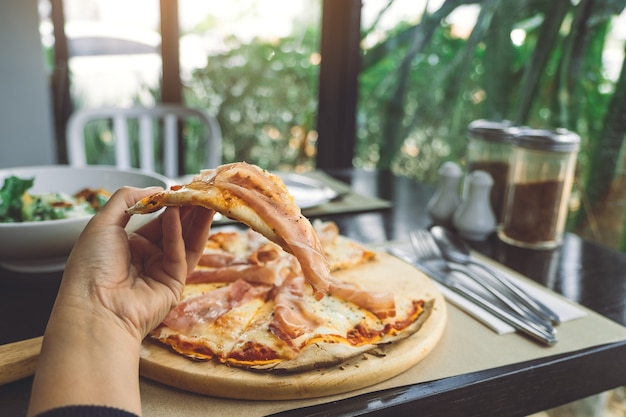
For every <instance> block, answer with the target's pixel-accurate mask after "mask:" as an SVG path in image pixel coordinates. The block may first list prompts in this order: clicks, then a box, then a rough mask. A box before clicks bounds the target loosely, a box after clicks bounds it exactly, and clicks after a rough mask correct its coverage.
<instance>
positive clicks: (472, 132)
mask: <svg viewBox="0 0 626 417" xmlns="http://www.w3.org/2000/svg"><path fill="white" fill-rule="evenodd" d="M515 129H516V128H515V126H513V124H512V123H511V122H509V121H507V120H504V121H491V120H484V119H479V120H474V121H473V122H471V123H470V124H469V126H468V128H467V141H468V142H467V150H466V158H467V174H470V173H472V172H473V171H477V170H481V171H485V172H487V173H489V175H491V178H492V179H493V188H492V190H491V197H490V199H491V208H492V210H493V213H494V215H495V216H496V223H497V224H500V223H501V221H502V208H503V206H504V193H505V190H506V186H507V177H508V173H509V158H510V155H511V148H512V144H511V137H512V133H513V132H514V130H515ZM466 193H467V185H466V186H465V189H464V194H466Z"/></svg>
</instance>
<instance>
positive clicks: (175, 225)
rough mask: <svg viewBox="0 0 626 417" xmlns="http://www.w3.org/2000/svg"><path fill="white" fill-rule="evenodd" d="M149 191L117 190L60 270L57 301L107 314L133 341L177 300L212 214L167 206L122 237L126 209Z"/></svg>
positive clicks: (204, 241)
mask: <svg viewBox="0 0 626 417" xmlns="http://www.w3.org/2000/svg"><path fill="white" fill-rule="evenodd" d="M154 191H155V190H154V189H147V190H139V189H131V188H124V189H121V190H119V191H118V192H117V193H116V194H115V195H114V196H113V197H111V199H110V201H109V202H108V203H107V204H106V205H105V207H104V208H103V209H102V211H101V212H100V213H98V215H97V216H95V217H94V218H93V220H92V221H91V222H90V223H89V225H88V226H87V227H86V229H85V231H84V232H83V234H82V235H81V237H80V239H79V241H78V243H77V244H76V246H75V248H74V250H73V252H72V254H71V256H70V258H69V260H68V263H67V267H66V270H65V276H66V278H67V279H64V281H63V287H62V290H61V292H60V295H59V297H61V296H62V298H60V300H59V302H60V301H63V302H68V303H72V302H76V303H78V304H79V305H81V306H82V305H83V304H84V301H85V299H87V300H88V301H89V304H88V307H89V308H91V309H93V310H94V311H93V312H94V313H101V314H105V315H106V314H110V315H111V319H118V320H119V322H120V325H122V326H124V327H125V328H126V329H127V330H128V332H129V333H131V334H133V335H134V336H135V337H137V338H138V340H141V339H143V337H145V335H146V334H147V333H148V332H149V331H150V330H152V329H153V328H154V327H155V326H156V325H158V324H159V323H160V322H161V320H162V319H163V317H165V315H166V314H167V313H168V312H169V310H170V309H171V308H172V307H173V306H174V304H175V303H176V302H177V301H178V300H179V299H180V296H181V293H182V289H183V286H184V283H185V279H186V278H187V275H188V274H189V273H190V272H191V271H192V270H193V269H194V268H195V266H196V263H197V262H198V259H199V258H200V255H201V254H202V251H203V249H204V245H205V244H206V241H207V235H208V231H209V227H210V224H211V219H212V217H213V214H214V212H213V211H211V210H207V209H205V208H201V207H183V208H182V209H179V208H178V207H168V208H167V209H166V210H165V212H164V213H162V214H161V215H160V216H159V217H158V218H157V219H156V220H153V221H151V222H150V223H148V224H147V225H145V226H143V227H141V228H140V229H138V230H137V231H136V232H135V233H133V234H131V235H130V236H127V234H126V231H125V230H124V226H126V223H127V222H128V220H129V216H128V215H127V214H125V210H126V208H128V207H129V206H131V205H132V204H134V203H135V202H136V201H138V200H139V199H140V198H143V197H146V196H147V195H150V194H152V193H153V192H154Z"/></svg>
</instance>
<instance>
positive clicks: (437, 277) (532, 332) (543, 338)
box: [387, 248, 558, 346]
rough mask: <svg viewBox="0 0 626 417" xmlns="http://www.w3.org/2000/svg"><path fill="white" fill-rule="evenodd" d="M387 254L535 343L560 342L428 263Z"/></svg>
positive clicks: (394, 251) (395, 251)
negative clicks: (407, 264)
mask: <svg viewBox="0 0 626 417" xmlns="http://www.w3.org/2000/svg"><path fill="white" fill-rule="evenodd" d="M387 252H388V253H389V254H391V255H393V256H395V257H397V258H398V259H400V260H402V261H404V262H407V263H409V264H411V265H413V266H414V267H416V268H417V269H419V270H420V271H422V272H424V273H425V274H426V275H428V276H429V277H430V278H431V279H433V280H434V281H436V282H438V283H439V284H441V285H443V286H444V287H446V288H448V289H450V290H451V291H454V292H455V293H457V294H459V295H460V296H462V297H464V298H465V299H468V300H470V301H471V302H473V303H474V304H476V305H478V306H480V307H481V308H483V309H484V310H486V311H488V312H489V313H491V314H493V315H494V316H496V317H497V318H499V319H500V320H502V321H504V322H505V323H507V324H509V325H510V326H512V327H513V328H515V329H516V330H518V331H520V332H522V333H524V334H526V335H528V336H530V337H531V338H532V339H534V340H535V341H538V342H541V343H542V344H545V345H548V346H552V345H554V344H555V343H556V342H557V341H558V339H557V337H556V335H554V334H552V333H550V332H548V331H546V330H545V329H543V328H541V327H539V326H533V325H532V324H530V323H528V322H527V321H524V320H523V319H521V318H520V317H518V316H517V315H516V314H513V313H510V312H508V311H507V310H505V309H503V308H501V307H500V306H498V305H496V304H494V303H492V302H491V301H489V300H487V299H486V298H485V297H483V296H482V295H480V294H479V293H477V292H476V291H474V290H473V289H471V288H470V287H467V286H466V285H464V284H463V283H461V282H459V281H457V280H456V279H455V278H454V277H453V276H452V275H451V274H446V273H444V272H442V271H439V270H437V269H436V268H433V267H432V266H430V265H428V264H426V263H422V262H418V261H416V260H415V259H413V258H411V257H410V256H409V255H407V254H406V253H404V252H403V251H402V250H399V249H395V248H387Z"/></svg>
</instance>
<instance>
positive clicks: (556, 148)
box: [513, 128, 580, 152]
mask: <svg viewBox="0 0 626 417" xmlns="http://www.w3.org/2000/svg"><path fill="white" fill-rule="evenodd" d="M513 143H514V144H515V145H517V146H519V147H522V148H528V149H536V150H544V151H552V152H571V151H577V150H578V148H579V147H580V136H578V135H577V134H576V133H574V132H571V131H569V130H567V129H563V128H558V129H554V130H547V129H531V128H522V129H519V130H518V131H517V132H515V133H514V134H513Z"/></svg>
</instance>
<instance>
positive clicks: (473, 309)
mask: <svg viewBox="0 0 626 417" xmlns="http://www.w3.org/2000/svg"><path fill="white" fill-rule="evenodd" d="M385 248H394V249H398V250H400V251H402V252H404V253H406V254H407V255H408V256H409V257H410V258H413V257H412V250H411V246H410V243H408V242H394V243H391V242H387V243H386V244H385V245H383V249H385ZM490 266H492V267H493V268H495V269H497V270H499V271H500V272H502V273H503V274H505V275H506V277H507V278H508V279H509V280H510V281H511V282H513V283H514V284H516V285H517V286H519V287H520V288H521V289H522V290H524V291H526V292H527V293H528V294H530V295H531V296H533V297H535V298H536V299H537V300H539V301H541V302H542V303H544V304H545V305H546V306H548V307H549V308H551V309H552V310H553V311H554V312H555V313H557V314H558V315H559V316H560V317H561V322H563V323H565V322H567V321H571V320H575V319H578V318H581V317H584V316H586V315H587V313H586V311H585V310H583V309H582V308H580V307H579V306H577V305H576V304H574V303H572V302H571V301H568V300H566V299H564V298H562V297H561V296H559V295H557V294H556V293H553V292H552V291H550V290H549V289H547V288H544V287H541V286H539V284H532V283H531V282H529V281H527V280H525V279H522V278H520V277H519V276H517V275H515V274H513V273H511V272H510V271H509V270H507V269H506V268H505V267H504V266H501V265H500V264H498V263H496V262H495V261H494V262H490ZM474 272H479V271H478V270H475V271H474ZM459 278H462V276H459ZM463 282H467V278H465V279H463ZM435 284H436V285H437V287H438V288H439V290H440V291H441V293H442V294H443V296H444V297H445V299H446V300H447V301H448V302H449V303H451V304H453V305H454V306H456V307H458V308H459V309H460V310H463V311H464V312H466V313H467V314H469V315H470V316H472V317H474V318H475V319H476V320H478V321H480V322H481V323H482V324H484V325H485V326H487V327H489V328H490V329H492V330H493V331H494V332H496V333H497V334H509V333H513V332H515V329H514V328H513V327H512V326H510V325H509V324H507V323H505V322H503V321H502V320H500V319H499V318H497V317H495V316H494V315H492V314H491V313H489V312H488V311H486V310H484V309H483V308H482V307H480V306H478V305H476V304H474V303H473V302H472V301H470V300H468V299H466V298H464V297H462V296H461V295H459V294H457V293H455V292H454V291H451V290H449V289H448V288H446V287H444V286H443V285H440V284H439V283H437V282H435ZM476 290H477V291H481V292H484V293H486V292H485V291H484V290H483V289H482V288H479V287H476ZM486 296H487V297H490V295H486Z"/></svg>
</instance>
